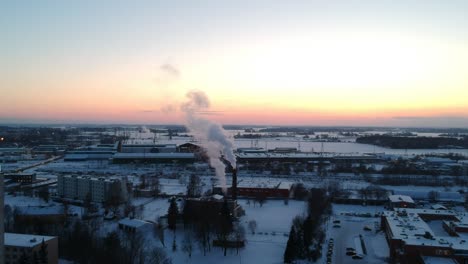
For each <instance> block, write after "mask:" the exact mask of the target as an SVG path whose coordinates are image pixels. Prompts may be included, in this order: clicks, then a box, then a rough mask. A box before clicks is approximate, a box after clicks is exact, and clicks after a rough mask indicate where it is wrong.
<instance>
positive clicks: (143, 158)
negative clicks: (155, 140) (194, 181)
mask: <svg viewBox="0 0 468 264" xmlns="http://www.w3.org/2000/svg"><path fill="white" fill-rule="evenodd" d="M194 161H196V158H195V155H194V154H193V153H116V154H115V155H114V156H113V158H112V162H113V163H117V164H121V163H174V162H181V163H192V162H194Z"/></svg>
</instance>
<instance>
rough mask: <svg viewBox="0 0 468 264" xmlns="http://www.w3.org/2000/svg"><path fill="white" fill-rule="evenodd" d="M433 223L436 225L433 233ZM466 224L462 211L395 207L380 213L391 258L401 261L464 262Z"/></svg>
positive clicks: (467, 257)
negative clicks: (437, 260) (439, 260)
mask: <svg viewBox="0 0 468 264" xmlns="http://www.w3.org/2000/svg"><path fill="white" fill-rule="evenodd" d="M431 221H434V222H432V223H431V225H432V227H431V225H430V224H429V223H430V222H431ZM434 224H437V225H438V224H440V226H437V229H438V230H437V232H436V231H434V230H433V227H434V226H433V225H434ZM466 226H468V219H467V217H465V214H464V213H460V212H455V211H451V210H432V209H410V208H405V209H403V208H398V209H395V210H393V211H385V212H384V213H383V214H382V216H381V227H382V229H383V230H384V231H385V234H386V238H387V242H388V245H389V248H390V258H391V261H392V262H394V263H402V264H413V263H414V264H425V263H429V262H428V260H432V259H433V258H434V257H435V258H441V259H443V260H447V261H453V262H454V263H468V242H467V238H466V234H464V233H465V232H466V231H467V230H468V229H467V228H466ZM441 230H442V231H441ZM443 230H445V232H444V231H443ZM441 232H444V233H443V234H442V233H441ZM446 263H448V262H446Z"/></svg>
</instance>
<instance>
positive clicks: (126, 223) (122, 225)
mask: <svg viewBox="0 0 468 264" xmlns="http://www.w3.org/2000/svg"><path fill="white" fill-rule="evenodd" d="M152 226H153V224H152V223H150V222H147V221H143V220H139V219H130V218H124V219H122V220H120V221H119V229H121V230H123V231H125V232H129V233H136V232H138V231H143V232H144V231H149V230H151V227H152Z"/></svg>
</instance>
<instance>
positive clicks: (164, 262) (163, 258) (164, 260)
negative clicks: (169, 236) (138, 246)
mask: <svg viewBox="0 0 468 264" xmlns="http://www.w3.org/2000/svg"><path fill="white" fill-rule="evenodd" d="M145 263H149V264H172V260H171V258H170V257H168V256H167V254H166V252H165V251H164V249H162V248H159V247H154V248H153V249H152V250H151V251H150V252H149V254H148V257H147V260H146V262H145Z"/></svg>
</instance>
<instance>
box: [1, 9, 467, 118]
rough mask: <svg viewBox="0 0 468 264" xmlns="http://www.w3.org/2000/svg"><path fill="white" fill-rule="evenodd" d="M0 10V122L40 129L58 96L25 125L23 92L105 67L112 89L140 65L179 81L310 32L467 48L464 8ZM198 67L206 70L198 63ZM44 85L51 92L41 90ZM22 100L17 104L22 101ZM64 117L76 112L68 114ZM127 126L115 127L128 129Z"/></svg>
mask: <svg viewBox="0 0 468 264" xmlns="http://www.w3.org/2000/svg"><path fill="white" fill-rule="evenodd" d="M0 7H1V8H0V33H1V36H2V41H1V43H0V48H1V49H0V52H1V57H2V59H1V61H0V69H1V72H2V73H0V74H1V79H2V80H0V81H1V82H2V83H0V84H1V85H2V87H3V88H2V90H3V91H4V92H6V93H8V96H4V97H3V98H4V99H3V100H2V99H0V104H2V105H6V106H5V107H4V108H0V110H2V109H3V111H4V112H5V111H7V110H8V111H12V110H15V109H17V110H18V111H19V112H21V113H22V114H21V115H19V114H18V116H15V115H14V114H9V115H6V114H3V115H0V120H1V119H2V118H3V119H8V120H12V119H13V120H14V119H15V118H17V119H28V120H29V119H33V120H34V119H37V120H48V119H47V117H48V116H51V113H50V112H51V111H49V112H47V111H46V110H44V109H47V107H50V106H51V104H53V103H54V102H56V101H57V100H59V98H58V97H57V98H53V99H50V100H49V101H47V102H48V103H47V104H46V103H44V104H43V105H40V104H37V105H35V106H34V107H32V108H31V109H30V110H31V111H37V112H40V111H43V112H44V114H43V115H42V116H34V115H31V116H28V115H27V114H26V109H23V108H22V106H21V105H22V103H23V102H24V103H25V104H26V103H28V102H30V101H31V100H33V99H34V98H29V99H28V96H29V97H31V96H30V94H31V93H39V92H44V93H48V92H50V93H54V92H56V90H57V89H59V88H57V87H59V85H58V84H59V83H60V84H61V87H63V88H61V89H63V90H64V91H67V89H70V91H69V92H73V91H74V90H73V89H75V90H76V88H75V87H76V85H67V81H68V82H69V83H71V84H76V80H77V79H79V80H83V82H85V81H84V80H87V79H89V80H91V79H92V80H93V81H89V82H90V83H92V84H95V83H96V81H95V80H94V79H95V78H96V77H94V75H100V76H106V77H105V78H112V74H109V72H112V71H113V69H114V68H115V69H116V70H115V72H116V75H121V74H120V72H125V73H126V74H128V75H129V76H130V77H129V76H126V79H125V80H124V78H123V77H121V76H115V80H116V82H117V80H118V81H119V82H126V81H128V82H131V83H132V84H134V83H135V79H137V78H140V77H141V76H140V75H143V74H142V72H145V71H151V70H150V69H146V70H140V68H141V69H144V68H147V67H149V66H148V65H147V64H146V63H140V62H142V61H145V60H147V61H151V63H149V62H148V64H149V65H150V66H151V67H154V69H155V70H154V71H156V69H157V65H161V64H164V63H171V64H174V65H176V66H177V67H180V68H181V72H182V76H183V77H185V76H187V75H190V73H191V69H189V68H190V67H197V63H196V62H197V61H198V62H199V64H200V65H204V64H207V65H208V64H209V63H211V64H212V65H213V64H214V63H215V62H218V63H219V61H223V58H224V56H226V53H229V52H230V51H232V50H234V49H236V48H237V47H241V48H242V47H249V48H251V47H253V46H258V45H266V46H268V45H269V44H270V43H268V42H282V41H283V40H284V39H288V38H289V37H290V36H291V35H293V36H295V37H297V36H308V35H309V34H314V32H317V31H327V30H337V31H339V32H351V34H354V33H359V32H363V34H367V35H370V36H376V38H378V37H380V36H385V34H387V33H388V34H389V35H391V36H392V37H394V36H395V35H399V34H401V35H402V36H412V37H413V38H420V39H421V40H425V39H429V40H430V41H431V43H436V42H441V43H451V44H450V45H452V44H453V45H458V46H463V45H468V41H467V40H468V15H467V14H468V1H466V0H465V1H463V0H450V1H444V0H438V1H434V0H417V1H416V0H407V1H404V0H401V1H395V0H393V1H385V0H383V1H376V0H365V1H364V0H363V1H358V0H341V1H312V0H309V1H305V0H304V1H285V0H282V1H272V0H270V1H220V0H212V1H195V0H191V1H177V0H175V1H154V0H153V1H110V0H109V1H34V0H31V1H21V0H18V1H1V2H0ZM298 39H300V38H298ZM256 48H258V47H256ZM260 49H261V48H260ZM232 56H235V55H232ZM441 56H443V55H441ZM204 58H206V59H207V60H209V63H208V62H206V63H205V62H204V61H203V60H204ZM231 61H232V58H231ZM231 61H228V62H226V64H229V63H231ZM152 63H153V64H152ZM212 65H211V67H212V68H216V67H213V66H212ZM206 67H207V68H209V66H206ZM129 68H132V69H134V72H130V71H129ZM117 69H118V70H117ZM223 69H224V68H223ZM208 72H209V71H208ZM106 74H107V75H106ZM193 74H194V75H195V74H198V73H193ZM155 75H157V73H155ZM93 78H94V79H93ZM102 78H104V77H102ZM120 78H122V79H120ZM145 78H146V77H145ZM206 78H207V77H206ZM101 81H102V82H104V83H109V85H110V84H111V83H112V82H111V81H108V82H106V81H103V80H101ZM217 81H219V80H217V79H216V80H207V81H206V82H205V81H200V80H198V79H197V78H195V77H193V78H191V79H190V78H189V79H187V80H186V82H192V83H196V84H198V85H200V86H203V85H206V86H210V85H211V84H212V83H214V82H217ZM251 83H253V82H251ZM36 84H37V85H36ZM256 84H258V83H256ZM49 86H50V87H52V86H53V87H55V88H50V90H48V89H49V88H48V87H49ZM181 86H183V85H181ZM220 86H223V87H224V85H221V84H220ZM71 87H74V88H71ZM184 87H185V86H184ZM252 87H254V85H253V84H252ZM252 87H249V89H252ZM54 89H55V90H54ZM122 89H123V88H122ZM209 89H210V88H208V90H209ZM220 89H221V88H220ZM226 89H230V88H226ZM254 89H255V87H254ZM258 89H266V88H265V87H263V86H262V87H261V88H258ZM458 89H461V88H458ZM88 92H89V91H88ZM219 93H220V94H221V92H219ZM216 96H218V95H215V98H218V97H216ZM252 96H253V95H252ZM24 97H26V99H24V101H22V100H23V99H22V98H24ZM82 100H85V99H82ZM116 100H117V99H116ZM222 100H226V99H225V98H224V99H223V97H222V96H219V101H222ZM252 101H255V100H254V99H252ZM132 104H133V105H135V109H136V108H138V107H140V108H141V107H147V106H146V102H140V101H137V99H134V101H132ZM129 105H130V103H129ZM458 106H459V105H457V106H456V107H458ZM466 106H467V109H468V105H466ZM447 107H448V106H447ZM128 108H130V106H128ZM64 110H66V109H61V111H64ZM137 110H138V109H136V110H135V111H137ZM46 112H47V113H46ZM70 113H71V114H72V113H78V112H77V110H70ZM436 114H437V113H436ZM448 114H450V115H451V116H453V115H455V116H461V117H463V118H464V117H465V115H466V116H468V113H466V112H463V113H461V114H460V113H453V111H452V112H450V113H448V112H444V113H440V114H439V115H437V116H443V115H448ZM64 118H65V119H66V118H70V119H72V117H71V116H70V117H67V116H60V117H51V119H52V120H58V119H64ZM105 118H107V116H106V115H103V116H102V118H101V119H97V120H91V121H102V120H104V119H105ZM128 118H130V117H126V119H125V118H124V119H122V121H123V122H125V121H128ZM150 121H151V120H150ZM337 125H339V124H337Z"/></svg>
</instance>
